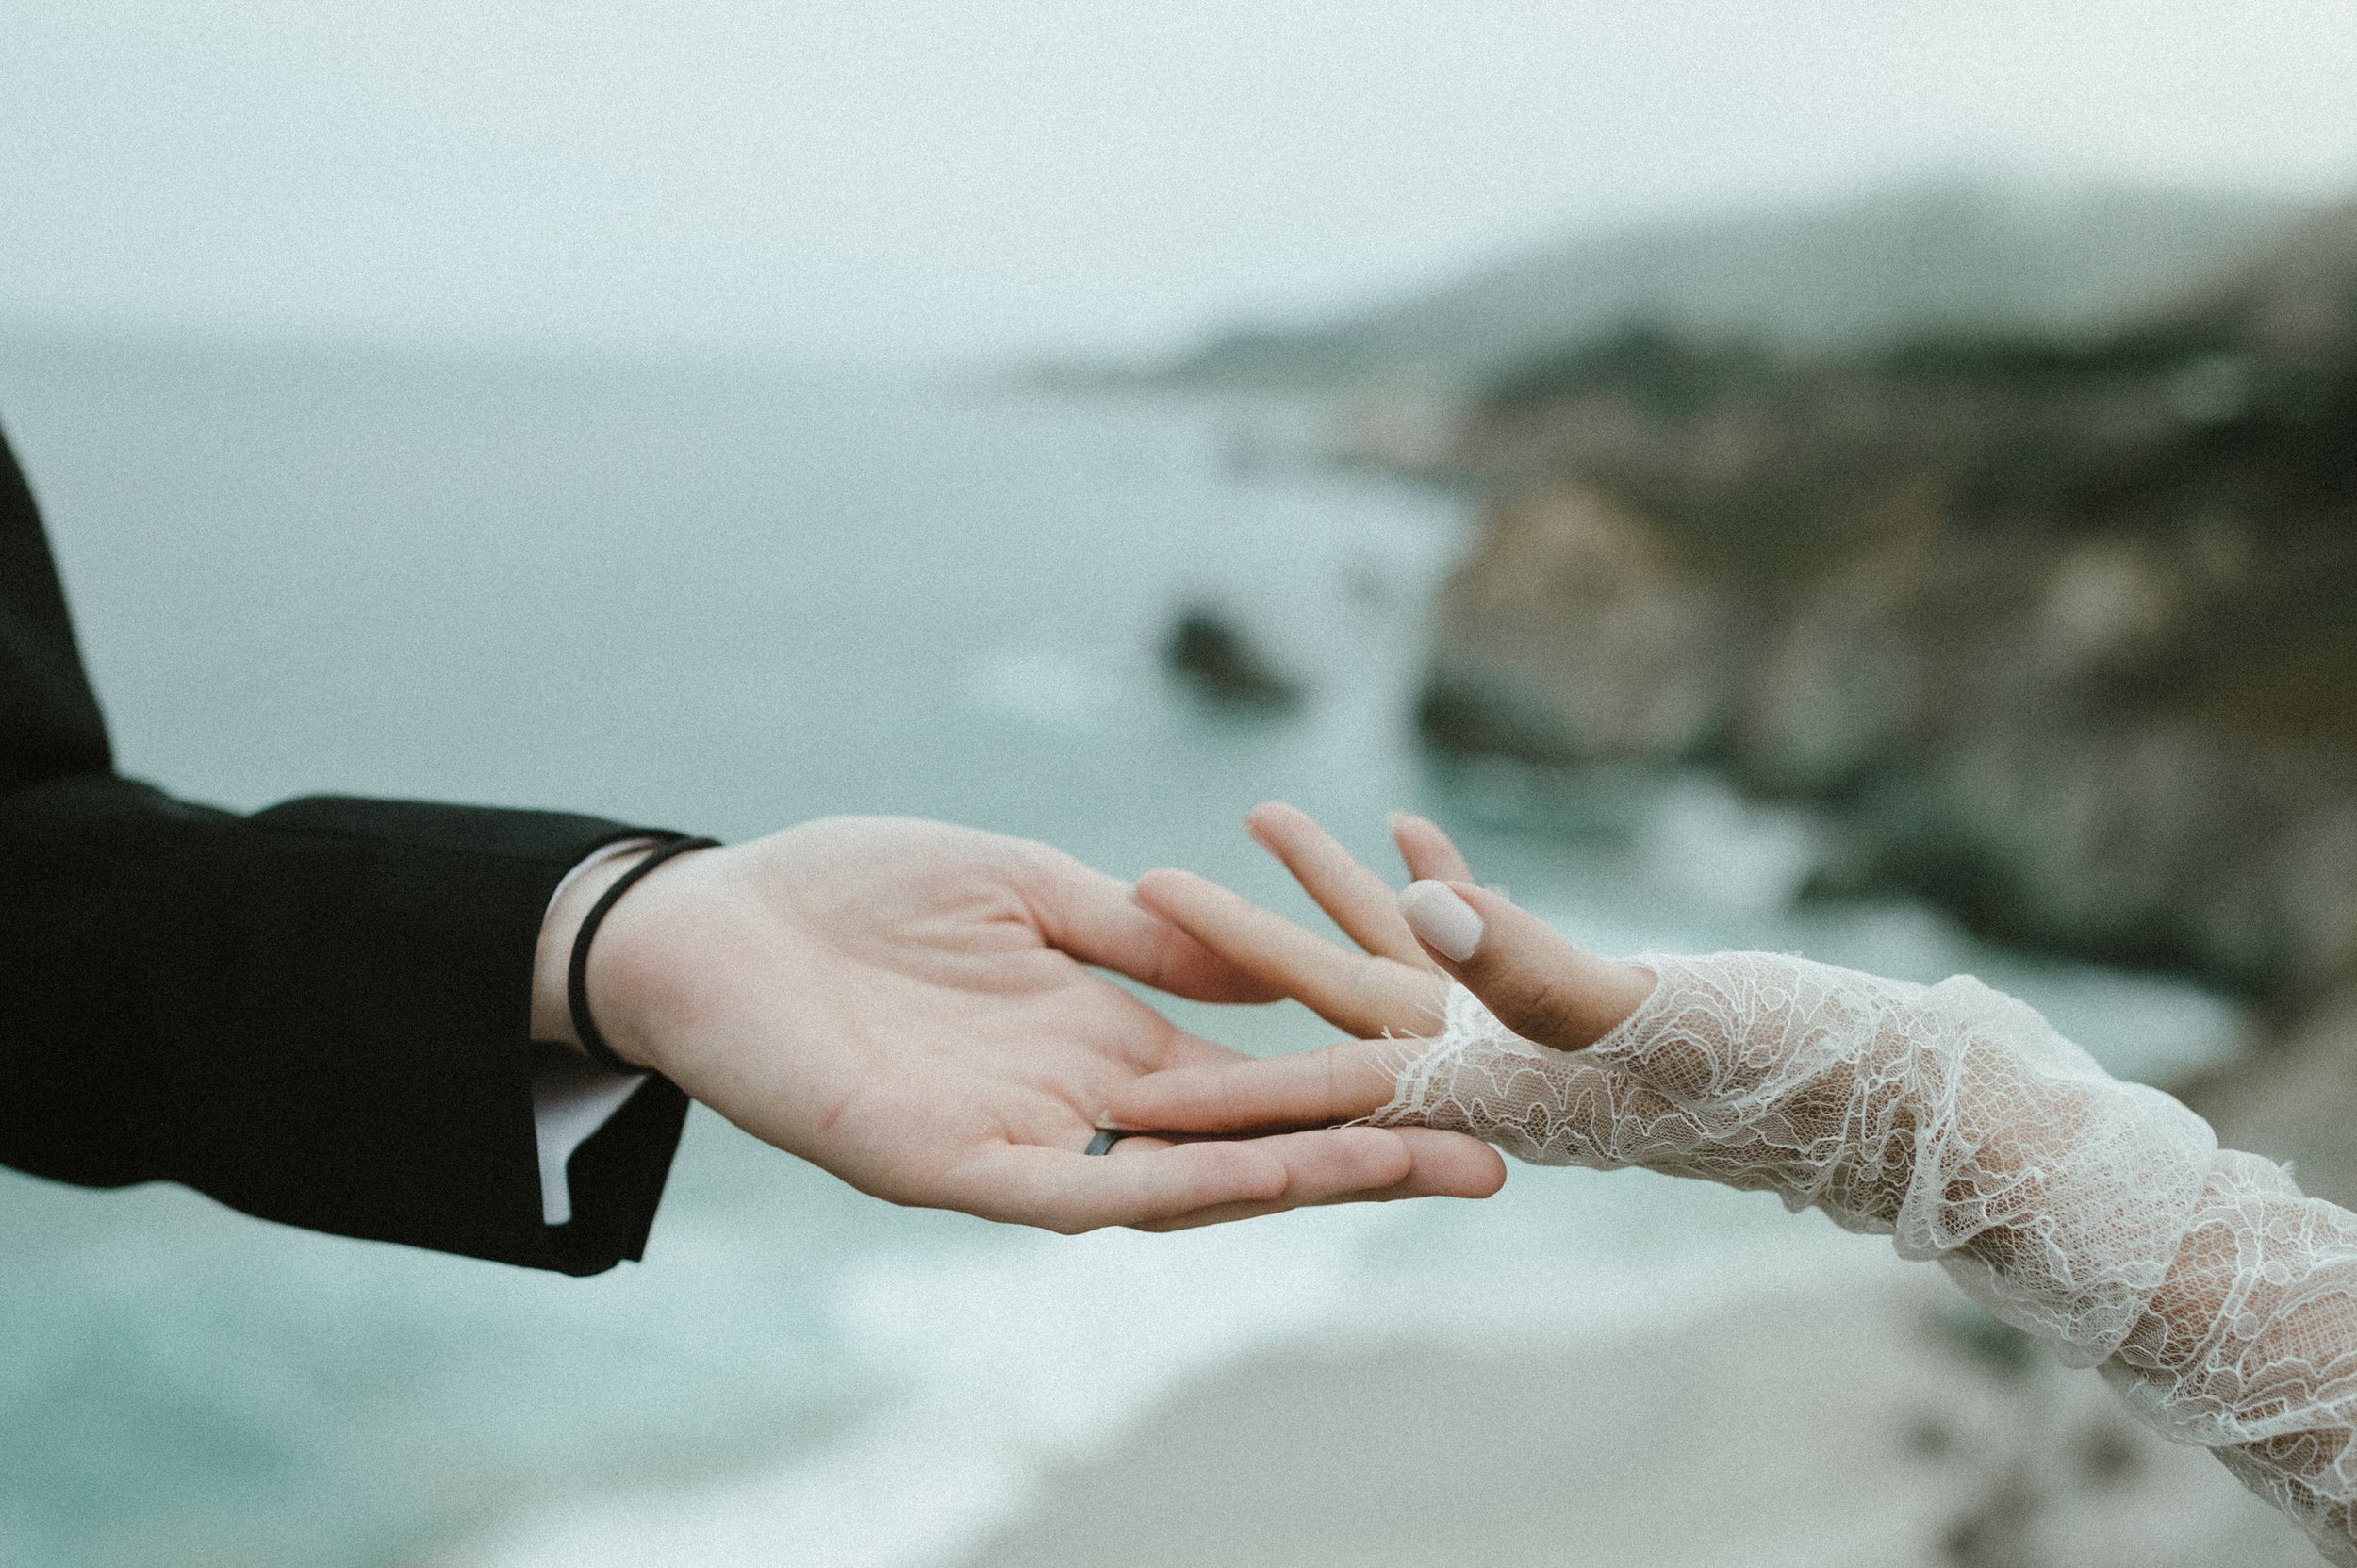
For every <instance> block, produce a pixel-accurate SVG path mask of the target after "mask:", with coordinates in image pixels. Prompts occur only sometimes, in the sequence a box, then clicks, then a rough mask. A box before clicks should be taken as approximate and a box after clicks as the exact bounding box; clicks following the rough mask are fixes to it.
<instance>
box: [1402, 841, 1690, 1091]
mask: <svg viewBox="0 0 2357 1568" xmlns="http://www.w3.org/2000/svg"><path fill="white" fill-rule="evenodd" d="M1399 907H1400V914H1401V915H1402V916H1403V917H1405V919H1406V920H1407V922H1408V925H1409V929H1410V930H1412V931H1414V932H1415V933H1416V936H1417V939H1418V940H1420V941H1421V942H1423V944H1424V945H1425V947H1426V949H1427V950H1428V951H1430V952H1431V953H1432V955H1433V956H1434V957H1435V958H1436V959H1438V960H1439V961H1440V962H1441V964H1442V966H1443V967H1444V968H1446V969H1447V971H1448V972H1449V973H1450V974H1453V975H1455V976H1456V977H1457V978H1458V979H1459V980H1460V981H1462V982H1464V984H1465V988H1466V989H1467V990H1469V991H1471V992H1473V994H1474V995H1475V996H1477V997H1479V998H1480V999H1482V1001H1483V1002H1484V1003H1486V1004H1487V1005H1488V1007H1489V1009H1490V1011H1491V1012H1492V1013H1494V1014H1496V1015H1497V1016H1498V1018H1499V1020H1500V1021H1501V1022H1503V1023H1504V1024H1505V1025H1506V1027H1507V1028H1508V1029H1510V1030H1512V1031H1513V1032H1515V1033H1517V1034H1519V1035H1521V1036H1523V1038H1525V1039H1526V1040H1536V1041H1537V1042H1539V1043H1540V1044H1541V1045H1542V1046H1553V1047H1555V1048H1557V1049H1558V1050H1579V1049H1581V1048H1585V1047H1588V1046H1591V1045H1594V1044H1595V1043H1596V1042H1597V1041H1598V1040H1600V1039H1602V1038H1603V1037H1604V1036H1605V1035H1606V1034H1607V1033H1609V1032H1611V1031H1612V1030H1613V1028H1614V1027H1615V1026H1617V1025H1618V1024H1620V1023H1621V1022H1622V1021H1623V1020H1624V1019H1625V1018H1627V1016H1628V1015H1630V1014H1631V1013H1634V1012H1635V1011H1637V1007H1638V1004H1639V1003H1640V1002H1642V1001H1643V1000H1644V999H1645V998H1646V997H1647V995H1649V994H1650V993H1651V992H1652V990H1653V985H1654V977H1653V975H1652V974H1651V973H1650V972H1649V971H1647V970H1645V969H1642V968H1640V967H1639V966H1636V965H1634V964H1623V963H1619V962H1617V961H1615V960H1612V959H1607V958H1598V957H1597V956H1596V955H1595V954H1593V953H1591V952H1588V951H1586V950H1584V949H1580V948H1577V947H1574V946H1573V945H1572V944H1571V943H1570V942H1568V941H1566V940H1564V938H1563V937H1562V936H1561V935H1560V934H1559V933H1558V932H1557V931H1556V930H1555V928H1554V927H1552V926H1550V925H1548V924H1547V923H1546V922H1545V921H1543V920H1541V919H1540V918H1539V917H1538V916H1534V915H1531V914H1529V913H1527V912H1525V911H1524V910H1522V909H1519V908H1517V907H1516V906H1515V905H1514V904H1513V903H1512V902H1510V901H1509V900H1507V899H1505V898H1503V897H1501V896H1500V895H1498V894H1495V893H1492V892H1490V891H1488V890H1487V889H1485V888H1479V887H1475V886H1474V885H1473V884H1472V883H1463V882H1459V883H1442V882H1429V881H1427V882H1418V883H1411V884H1410V885H1409V888H1408V891H1407V892H1405V893H1403V894H1401V895H1400V896H1399Z"/></svg>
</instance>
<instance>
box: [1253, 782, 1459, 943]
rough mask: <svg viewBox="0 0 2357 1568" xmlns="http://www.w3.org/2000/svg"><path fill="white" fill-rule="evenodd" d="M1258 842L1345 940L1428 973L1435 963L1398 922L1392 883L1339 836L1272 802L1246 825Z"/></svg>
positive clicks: (1404, 923) (1295, 809)
mask: <svg viewBox="0 0 2357 1568" xmlns="http://www.w3.org/2000/svg"><path fill="white" fill-rule="evenodd" d="M1244 831H1245V832H1247V833H1249V834H1251V835H1252V838H1253V841H1254V842H1255V843H1257V844H1259V845H1260V846H1261V848H1262V849H1263V850H1267V851H1268V852H1269V853H1271V854H1273V855H1275V856H1276V857H1277V859H1278V860H1280V861H1282V862H1283V863H1284V866H1285V869H1286V870H1288V871H1291V872H1292V873H1293V876H1294V881H1295V882H1297V883H1300V884H1301V888H1302V891H1303V892H1305V893H1307V894H1309V895H1310V898H1311V899H1312V900H1316V902H1317V906H1318V907H1319V908H1320V909H1322V910H1324V911H1326V913H1327V916H1329V917H1331V918H1332V920H1333V922H1334V923H1335V924H1336V925H1338V926H1340V927H1342V929H1343V934H1344V935H1345V936H1348V937H1349V938H1350V939H1351V940H1352V941H1353V942H1356V943H1358V944H1359V946H1360V947H1361V948H1363V949H1366V950H1367V951H1368V952H1369V953H1372V954H1373V955H1375V956H1376V957H1377V958H1389V959H1393V960H1396V961H1397V962H1399V963H1402V964H1406V965H1409V966H1411V967H1413V968H1418V969H1425V968H1430V967H1431V966H1432V961H1431V960H1430V959H1428V958H1426V957H1425V955H1424V949H1421V948H1419V947H1417V946H1416V938H1415V936H1414V934H1413V933H1410V932H1409V929H1408V922H1407V921H1405V920H1403V919H1401V918H1400V917H1399V896H1398V895H1397V894H1396V893H1394V892H1393V889H1392V885H1391V883H1387V882H1385V881H1384V880H1383V879H1382V878H1381V877H1378V876H1376V874H1375V873H1374V872H1373V871H1370V870H1368V869H1367V868H1366V867H1363V866H1361V865H1360V864H1359V862H1358V860H1357V858H1356V857H1354V856H1353V855H1352V854H1351V852H1350V851H1349V850H1345V849H1343V847H1342V845H1341V844H1340V843H1338V842H1337V841H1336V840H1335V838H1334V835H1333V834H1329V833H1327V831H1326V830H1325V829H1324V828H1322V827H1320V826H1318V824H1317V821H1316V819H1315V818H1314V817H1310V814H1309V813H1308V812H1306V811H1303V810H1301V809H1300V808H1299V807H1297V806H1289V805H1287V804H1285V803H1284V802H1283V801H1268V802H1267V803H1265V804H1263V805H1259V806H1255V807H1254V808H1253V809H1252V811H1251V813H1250V814H1249V815H1247V816H1246V817H1244Z"/></svg>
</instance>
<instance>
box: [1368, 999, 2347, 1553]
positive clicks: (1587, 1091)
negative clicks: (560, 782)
mask: <svg viewBox="0 0 2357 1568" xmlns="http://www.w3.org/2000/svg"><path fill="white" fill-rule="evenodd" d="M1638 962H1639V963H1640V964H1641V965H1643V966H1646V967H1648V968H1650V969H1651V970H1653V972H1654V974H1655V975H1656V985H1655V987H1654V990H1653V992H1652V994H1651V995H1650V996H1648V997H1647V999H1645V1001H1644V1002H1643V1003H1642V1004H1641V1005H1640V1007H1639V1008H1638V1010H1637V1012H1636V1013H1635V1014H1633V1015H1631V1016H1630V1017H1629V1018H1628V1019H1627V1020H1626V1021H1625V1022H1624V1023H1623V1024H1622V1025H1621V1026H1620V1027H1619V1028H1617V1029H1615V1030H1614V1031H1613V1032H1611V1033H1610V1034H1608V1035H1607V1036H1606V1037H1605V1038H1604V1039H1602V1040H1600V1041H1598V1042H1597V1043H1596V1044H1595V1045H1594V1046H1592V1047H1591V1048H1588V1049H1586V1050H1584V1051H1579V1052H1575V1053H1574V1052H1562V1051H1555V1050H1550V1049H1547V1048H1543V1047H1541V1046H1537V1045H1534V1044H1532V1043H1531V1042H1529V1041H1527V1040H1524V1039H1522V1038H1521V1037H1519V1036H1517V1035H1515V1034H1514V1033H1512V1032H1510V1031H1508V1030H1507V1029H1506V1028H1505V1026H1504V1025H1502V1024H1500V1023H1499V1022H1498V1021H1497V1019H1496V1018H1494V1017H1493V1016H1492V1015H1490V1013H1489V1012H1488V1010H1487V1009H1486V1008H1484V1007H1483V1006H1482V1005H1481V1003H1480V1001H1479V1000H1478V999H1475V997H1473V996H1472V995H1471V994H1470V993H1469V992H1466V991H1464V990H1463V989H1462V988H1453V989H1452V991H1451V994H1450V997H1449V1001H1448V1006H1447V1011H1446V1015H1445V1019H1444V1023H1443V1028H1442V1032H1441V1033H1440V1034H1439V1035H1438V1036H1437V1037H1435V1038H1433V1039H1431V1040H1428V1041H1402V1042H1400V1045H1399V1051H1400V1054H1399V1056H1398V1058H1397V1060H1396V1061H1395V1062H1394V1064H1393V1067H1394V1077H1395V1082H1396V1091H1395V1093H1394V1095H1393V1099H1392V1101H1391V1103H1390V1104H1389V1105H1387V1106H1386V1107H1384V1109H1383V1110H1382V1111H1380V1112H1378V1113H1376V1115H1375V1116H1374V1117H1372V1118H1371V1119H1372V1120H1373V1121H1375V1122H1376V1123H1377V1124H1378V1125H1392V1124H1398V1123H1409V1122H1412V1123H1418V1124H1422V1125H1427V1126H1437V1127H1446V1128H1453V1129H1457V1130H1459V1131H1467V1132H1472V1133H1474V1134H1475V1135H1477V1136H1480V1137H1483V1138H1486V1139H1488V1140H1490V1141H1491V1142H1492V1143H1495V1144H1497V1145H1498V1146H1500V1147H1503V1148H1505V1149H1507V1150H1508V1152H1510V1153H1513V1154H1516V1155H1519V1156H1521V1157H1522V1158H1524V1159H1525V1160H1530V1161H1534V1162H1537V1163H1540V1164H1580V1165H1589V1166H1595V1167H1600V1168H1615V1167H1620V1166H1626V1165H1643V1166H1646V1167H1648V1168H1650V1169H1654V1170H1658V1171H1665V1172H1669V1173H1672V1174H1675V1175H1684V1176H1697V1177H1704V1178H1707V1179H1709V1180H1716V1181H1721V1182H1723V1183H1726V1184H1728V1185H1731V1186H1737V1187H1745V1188H1754V1189H1767V1190H1770V1191H1773V1192H1775V1193H1777V1194H1778V1195H1779V1196H1781V1197H1782V1198H1783V1199H1784V1201H1785V1203H1786V1204H1787V1206H1788V1207H1790V1208H1793V1209H1796V1210H1797V1209H1802V1208H1817V1209H1821V1210H1823V1211H1824V1212H1825V1213H1827V1214H1829V1215H1831V1216H1832V1218H1833V1219H1834V1220H1835V1221H1836V1222H1837V1223H1838V1224H1840V1225H1842V1226H1844V1227H1846V1228H1848V1229H1850V1230H1861V1231H1870V1232H1875V1233H1880V1234H1887V1235H1889V1236H1890V1237H1891V1238H1892V1239H1893V1241H1894V1243H1895V1245H1896V1246H1897V1247H1898V1250H1899V1251H1900V1253H1901V1254H1902V1255H1903V1256H1905V1257H1910V1258H1931V1259H1937V1261H1938V1262H1939V1263H1941V1264H1942V1265H1943V1266H1944V1267H1946V1268H1947V1269H1948V1270H1949V1271H1950V1273H1951V1274H1952V1275H1953V1276H1954V1278H1955V1279H1957V1280H1958V1282H1959V1283H1960V1284H1962V1285H1963V1286H1964V1288H1965V1289H1966V1290H1967V1291H1968V1292H1969V1293H1970V1295H1972V1296H1974V1297H1975V1298H1976V1299H1978V1300H1979V1301H1981V1302H1982V1303H1983V1304H1984V1305H1985V1306H1986V1307H1987V1308H1988V1310H1989V1311H1990V1312H1993V1313H1995V1314H1996V1315H1997V1316H1998V1317H2000V1318H2002V1319H2003V1320H2004V1321H2006V1322H2008V1323H2011V1324H2014V1325H2016V1326H2017V1327H2019V1328H2021V1329H2026V1330H2028V1331H2029V1332H2030V1333H2032V1334H2034V1335H2035V1336H2036V1337H2037V1338H2038V1339H2040V1340H2041V1341H2043V1342H2044V1343H2045V1344H2047V1345H2049V1346H2051V1347H2052V1349H2053V1350H2054V1352H2055V1354H2056V1355H2057V1356H2059V1357H2060V1358H2061V1359H2062V1360H2063V1361H2064V1362H2068V1363H2069V1364H2072V1365H2080V1366H2090V1365H2096V1364H2098V1363H2102V1365H2103V1368H2104V1373H2105V1376H2106V1377H2107V1378H2110V1380H2111V1381H2112V1382H2113V1383H2114V1384H2115V1386H2117V1387H2118V1388H2119V1389H2120V1390H2121V1392H2122V1393H2123V1394H2124V1395H2126V1396H2127V1398H2128V1400H2129V1403H2130V1404H2131V1406H2132V1407H2134V1410H2135V1411H2137V1413H2138V1414H2139V1415H2140V1416H2142V1417H2143V1418H2144V1419H2145V1420H2146V1421H2148V1422H2149V1423H2150V1424H2151V1425H2152V1426H2154V1427H2156V1428H2160V1429H2161V1430H2162V1431H2164V1432H2166V1433H2167V1434H2168V1435H2170V1436H2172V1437H2176V1438H2178V1439H2179V1440H2181V1441H2185V1442H2190V1443H2197V1444H2202V1445H2204V1446H2207V1447H2210V1448H2212V1449H2214V1450H2215V1451H2217V1453H2218V1456H2219V1458H2220V1459H2221V1460H2223V1461H2225V1462H2226V1463H2227V1465H2228V1467H2229V1468H2230V1469H2232V1470H2233V1472H2234V1473H2235V1474H2236V1475H2237V1476H2238V1477H2240V1478H2242V1479H2243V1480H2244V1482H2245V1483H2246V1484H2248V1485H2250V1487H2252V1488H2253V1489H2254V1490H2256V1491H2258V1492H2259V1493H2260V1494H2262V1495H2265V1496H2266V1497H2267V1498H2268V1499H2269V1500H2270V1501H2272V1502H2274V1503H2276V1504H2277V1506H2279V1507H2281V1508H2283V1510H2285V1511H2287V1512H2289V1513H2291V1514H2292V1515H2293V1516H2294V1517H2295V1518H2297V1519H2299V1522H2300V1523H2301V1524H2302V1526H2303V1527H2306V1528H2307V1529H2308V1531H2309V1533H2310V1534H2311V1535H2312V1536H2313V1537H2314V1538H2315V1539H2316V1542H2317V1543H2318V1544H2319V1545H2320V1546H2322V1547H2323V1548H2324V1550H2325V1552H2326V1555H2327V1556H2329V1557H2331V1558H2332V1560H2334V1561H2336V1562H2344V1563H2349V1564H2352V1565H2357V1544H2352V1543H2357V1519H2353V1517H2352V1516H2353V1515H2357V1215H2352V1214H2350V1213H2349V1212H2348V1211H2346V1210H2342V1209H2338V1208H2335V1207H2334V1206H2332V1205H2331V1204H2329V1203H2323V1202H2321V1201H2318V1200H2316V1199H2311V1198H2308V1197H2304V1196H2302V1195H2301V1194H2300V1192H2299V1187H2298V1186H2297V1185H2296V1184H2295V1183H2294V1182H2293V1181H2292V1180H2291V1178H2290V1177H2289V1175H2288V1174H2287V1173H2285V1172H2284V1171H2283V1170H2282V1169H2281V1168H2280V1167H2278V1166H2276V1165H2274V1164H2270V1163H2269V1162H2267V1161H2266V1160H2262V1159H2259V1158H2257V1157H2256V1156H2252V1155H2248V1154H2242V1153H2238V1152H2235V1151H2233V1150H2226V1151H2220V1150H2219V1148H2218V1147H2217V1137H2216V1135H2215V1133H2213V1132H2212V1131H2211V1129H2210V1126H2209V1124H2208V1123H2207V1122H2205V1121H2203V1120H2202V1119H2201V1118H2200V1116H2198V1115H2196V1114H2193V1113H2192V1112H2191V1111H2189V1110H2187V1109H2186V1108H2185V1107H2184V1105H2182V1104H2180V1103H2179V1102H2178V1101H2177V1100H2175V1099H2173V1098H2170V1097H2169V1096H2167V1095H2166V1094H2163V1093H2161V1092H2160V1091H2158V1090H2156V1089H2151V1088H2148V1087H2146V1086H2144V1085H2141V1084H2134V1083H2123V1082H2121V1081H2118V1080H2116V1079H2114V1078H2112V1077H2111V1076H2110V1075H2109V1074H2107V1073H2105V1072H2104V1071H2103V1069H2102V1067H2101V1066H2099V1065H2097V1064H2096V1063H2095V1062H2094V1060H2093V1059H2092V1058H2090V1057H2089V1056H2087V1054H2086V1053H2085V1051H2083V1050H2081V1049H2080V1048H2078V1047H2076V1046H2074V1045H2072V1044H2071V1043H2070V1042H2069V1041H2068V1040H2066V1039H2064V1038H2063V1037H2062V1036H2061V1035H2060V1034H2058V1033H2057V1032H2055V1031H2054V1030H2053V1028H2052V1026H2051V1025H2049V1024H2048V1023H2047V1022H2046V1020H2045V1019H2044V1018H2042V1017H2041V1016H2039V1015H2037V1014H2036V1012H2035V1011H2033V1010H2032V1009H2030V1008H2029V1007H2027V1006H2024V1005H2023V1004H2022V1003H2020V1002H2019V1001H2016V1000H2014V999H2012V998H2009V997H2006V996H2003V995H2001V994H2000V993H1998V992H1995V991H1992V990H1990V989H1989V988H1988V987H1987V986H1986V985H1983V984H1982V983H1981V982H1978V981H1976V980H1972V979H1970V978H1968V977H1959V978H1956V979H1953V980H1949V981H1945V982H1941V983H1940V984H1938V985H1935V986H1928V987H1927V986H1920V985H1912V984H1907V983H1904V982H1897V981H1889V980H1882V979H1878V978H1876V977H1874V976H1871V975H1863V974H1858V973H1855V972H1854V971H1850V970H1845V969H1838V968H1835V967H1832V966H1828V965H1822V964H1816V963H1812V962H1810V961H1808V960H1806V959H1800V958H1791V957H1784V956H1780V955H1776V954H1767V953H1721V954H1716V955H1713V956H1710V957H1706V958H1689V957H1679V956H1675V955H1670V954H1649V955H1647V956H1645V957H1643V958H1640V959H1639V960H1638Z"/></svg>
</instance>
